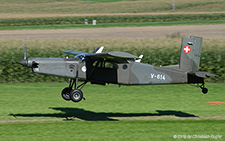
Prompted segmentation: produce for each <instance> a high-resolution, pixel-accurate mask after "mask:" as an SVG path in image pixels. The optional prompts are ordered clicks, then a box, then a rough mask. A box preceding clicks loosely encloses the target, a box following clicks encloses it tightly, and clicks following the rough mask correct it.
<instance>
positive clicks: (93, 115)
mask: <svg viewBox="0 0 225 141" xmlns="http://www.w3.org/2000/svg"><path fill="white" fill-rule="evenodd" d="M50 109H53V110H57V111H61V112H60V113H49V114H40V113H35V114H10V115H11V116H14V117H17V116H22V117H55V118H66V119H67V120H69V118H79V119H81V120H86V121H107V120H109V121H116V120H117V119H113V117H141V116H142V117H143V116H176V117H198V116H195V115H193V114H188V113H184V112H181V111H173V110H166V111H160V110H156V111H157V112H158V113H97V112H92V111H87V110H84V109H79V108H58V107H57V108H50ZM68 117H69V118H68Z"/></svg>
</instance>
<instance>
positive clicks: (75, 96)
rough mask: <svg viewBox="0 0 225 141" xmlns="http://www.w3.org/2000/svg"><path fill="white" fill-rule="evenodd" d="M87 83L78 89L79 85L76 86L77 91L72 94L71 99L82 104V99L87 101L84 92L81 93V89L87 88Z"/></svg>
mask: <svg viewBox="0 0 225 141" xmlns="http://www.w3.org/2000/svg"><path fill="white" fill-rule="evenodd" d="M86 83H87V82H86V81H85V82H84V83H82V84H81V85H79V86H78V87H76V86H77V84H75V89H74V90H72V91H71V92H70V98H71V100H72V101H73V102H80V101H81V100H82V99H84V100H85V98H84V96H83V92H82V91H81V89H82V88H83V87H84V86H85V84H86ZM79 88H80V89H79Z"/></svg>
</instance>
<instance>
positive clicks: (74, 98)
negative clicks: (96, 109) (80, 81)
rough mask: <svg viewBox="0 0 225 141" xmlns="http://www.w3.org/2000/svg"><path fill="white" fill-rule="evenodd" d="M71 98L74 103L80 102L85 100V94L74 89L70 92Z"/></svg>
mask: <svg viewBox="0 0 225 141" xmlns="http://www.w3.org/2000/svg"><path fill="white" fill-rule="evenodd" d="M70 98H71V100H72V101H73V102H79V101H81V100H82V98H83V93H82V91H81V90H79V89H74V90H72V91H71V92H70Z"/></svg>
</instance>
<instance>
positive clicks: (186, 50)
mask: <svg viewBox="0 0 225 141" xmlns="http://www.w3.org/2000/svg"><path fill="white" fill-rule="evenodd" d="M183 51H184V53H187V54H188V53H189V52H190V51H191V47H189V46H184V48H183Z"/></svg>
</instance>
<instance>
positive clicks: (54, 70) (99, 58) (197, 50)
mask: <svg viewBox="0 0 225 141" xmlns="http://www.w3.org/2000/svg"><path fill="white" fill-rule="evenodd" d="M201 47H202V38H201V37H195V36H191V37H190V38H183V39H182V44H181V51H180V62H179V64H177V65H172V66H153V65H150V64H144V63H140V62H135V60H137V59H139V58H138V57H137V56H134V55H132V54H129V53H125V52H104V53H83V52H77V51H64V52H66V53H70V54H75V55H76V56H75V57H74V58H28V59H24V60H22V61H20V64H22V65H23V66H26V67H31V68H32V70H33V72H35V73H41V74H48V75H55V76H60V77H65V78H69V79H71V82H72V80H73V83H75V82H74V81H75V79H76V83H77V81H78V80H79V81H84V82H85V84H86V82H91V83H92V84H101V85H105V84H106V83H114V84H119V85H152V84H187V83H197V84H198V83H201V84H202V85H203V86H200V87H201V88H202V89H205V88H204V78H206V77H210V76H215V75H213V74H210V73H207V72H196V71H197V70H198V69H199V64H200V56H201ZM71 82H70V83H71ZM76 85H77V84H75V89H77V87H76ZM72 87H73V84H72V86H71V84H70V88H71V89H72ZM207 92H208V90H207V91H206V93H207ZM203 93H204V92H203ZM75 102H77V101H75Z"/></svg>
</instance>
